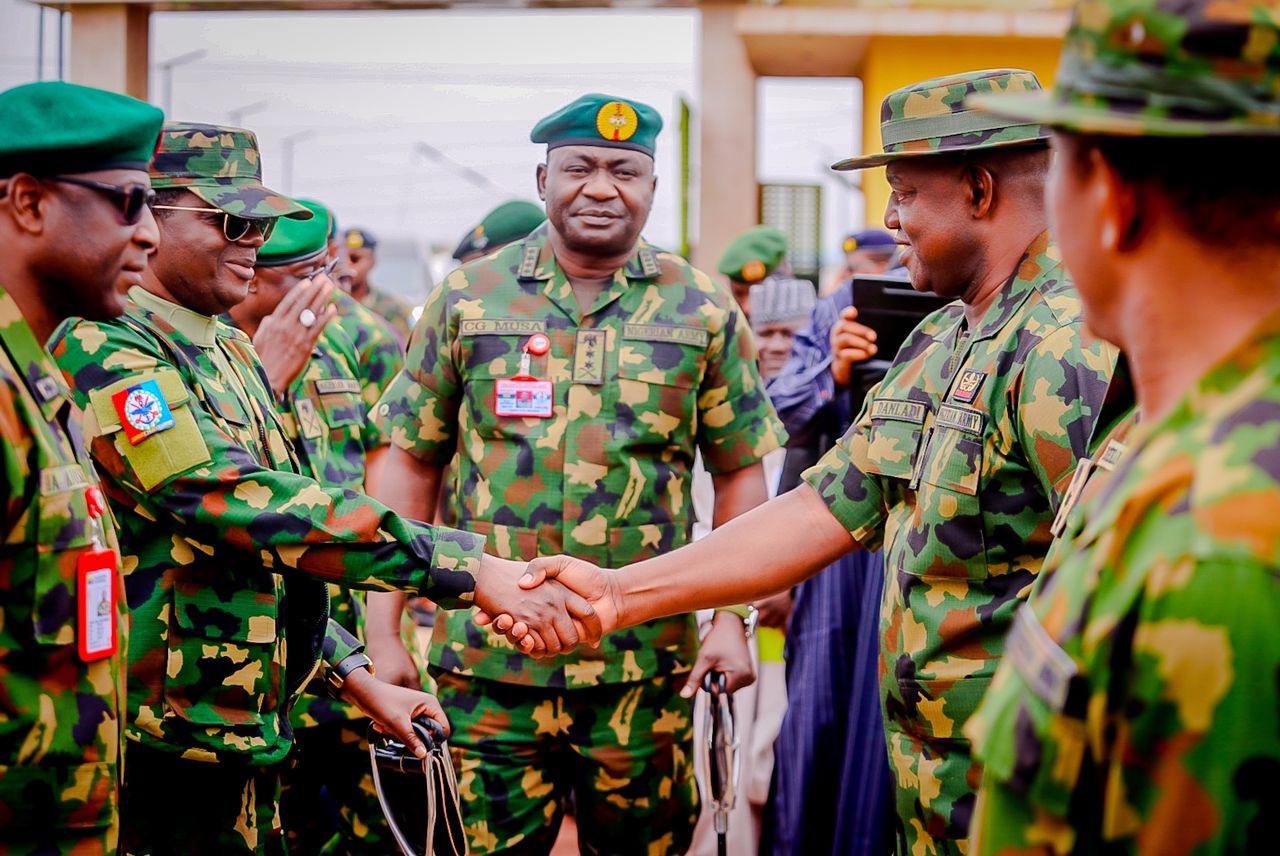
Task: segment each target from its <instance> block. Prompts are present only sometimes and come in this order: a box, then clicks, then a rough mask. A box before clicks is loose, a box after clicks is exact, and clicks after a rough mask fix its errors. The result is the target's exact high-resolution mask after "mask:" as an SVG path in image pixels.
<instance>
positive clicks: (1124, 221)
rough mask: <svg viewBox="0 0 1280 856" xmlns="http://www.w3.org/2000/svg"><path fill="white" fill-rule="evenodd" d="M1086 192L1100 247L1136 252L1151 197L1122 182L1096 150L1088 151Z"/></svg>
mask: <svg viewBox="0 0 1280 856" xmlns="http://www.w3.org/2000/svg"><path fill="white" fill-rule="evenodd" d="M1089 192H1090V193H1091V194H1094V204H1095V210H1096V211H1097V212H1098V238H1099V240H1100V241H1101V242H1102V246H1103V248H1104V249H1106V250H1108V251H1109V252H1113V253H1127V252H1132V251H1133V250H1135V249H1137V247H1138V246H1139V245H1140V244H1141V243H1142V240H1143V237H1144V235H1145V234H1146V232H1147V229H1148V226H1149V225H1150V224H1151V214H1152V212H1151V206H1152V204H1153V203H1154V200H1153V199H1152V198H1151V194H1150V193H1149V192H1147V191H1146V190H1145V189H1144V188H1142V187H1140V186H1137V185H1134V184H1132V183H1130V182H1127V181H1125V180H1124V178H1123V177H1122V176H1121V175H1120V174H1119V173H1118V172H1116V169H1115V167H1114V166H1112V165H1111V164H1110V163H1109V162H1108V161H1107V159H1106V158H1105V157H1103V156H1102V152H1100V151H1098V149H1096V148H1095V149H1090V151H1089Z"/></svg>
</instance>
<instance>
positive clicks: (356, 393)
mask: <svg viewBox="0 0 1280 856" xmlns="http://www.w3.org/2000/svg"><path fill="white" fill-rule="evenodd" d="M312 387H313V390H314V392H315V394H316V399H317V400H318V401H319V402H320V412H321V413H322V414H323V417H324V421H325V423H326V424H327V425H328V426H329V427H330V428H334V429H341V428H344V427H346V426H349V425H363V424H364V420H365V412H364V401H363V399H361V398H360V382H359V381H357V380H355V379H354V378H326V379H322V380H318V381H315V382H314V383H313V384H312Z"/></svg>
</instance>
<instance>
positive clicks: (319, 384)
mask: <svg viewBox="0 0 1280 856" xmlns="http://www.w3.org/2000/svg"><path fill="white" fill-rule="evenodd" d="M316 392H318V393H319V394H321V395H333V394H335V393H339V392H350V393H353V394H355V395H359V394H360V381H358V380H355V379H354V378H349V377H326V378H321V379H320V380H318V381H316Z"/></svg>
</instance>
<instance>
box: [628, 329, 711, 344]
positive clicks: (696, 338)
mask: <svg viewBox="0 0 1280 856" xmlns="http://www.w3.org/2000/svg"><path fill="white" fill-rule="evenodd" d="M622 338H624V339H635V340H637V341H641V342H675V343H676V344H679V345H692V346H694V347H695V348H705V347H706V346H707V345H708V343H710V341H711V333H710V332H709V331H707V330H704V329H702V328H701V327H682V326H680V325H677V324H624V325H622Z"/></svg>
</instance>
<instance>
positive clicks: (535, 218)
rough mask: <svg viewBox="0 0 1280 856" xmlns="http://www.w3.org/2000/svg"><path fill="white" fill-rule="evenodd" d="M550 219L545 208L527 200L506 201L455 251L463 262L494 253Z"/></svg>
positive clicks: (458, 258) (486, 216)
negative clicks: (479, 254)
mask: <svg viewBox="0 0 1280 856" xmlns="http://www.w3.org/2000/svg"><path fill="white" fill-rule="evenodd" d="M546 220H547V212H546V211H544V210H543V208H542V206H541V205H534V204H533V203H532V202H526V201H524V200H523V199H519V200H516V201H514V202H504V203H502V204H501V205H499V206H498V207H497V208H495V209H493V210H492V211H490V212H489V213H488V214H486V215H485V216H484V219H483V220H481V221H480V225H479V226H476V227H475V228H474V229H472V230H471V231H470V232H468V233H467V236H466V237H465V238H463V239H462V243H460V244H458V248H457V249H456V250H454V251H453V257H454V258H455V259H456V260H458V261H462V260H463V259H465V258H466V257H467V256H470V255H474V254H475V253H491V252H493V251H494V250H496V249H498V248H499V247H502V246H505V245H507V244H509V243H511V242H512V241H518V240H520V239H521V238H523V237H525V236H526V235H528V234H529V233H530V232H532V231H533V230H534V229H536V228H538V227H539V226H541V225H542V224H543V223H545V222H546Z"/></svg>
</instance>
